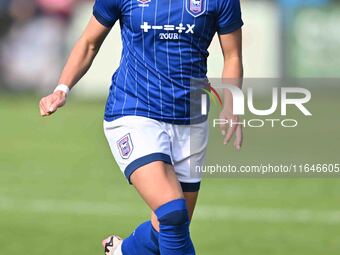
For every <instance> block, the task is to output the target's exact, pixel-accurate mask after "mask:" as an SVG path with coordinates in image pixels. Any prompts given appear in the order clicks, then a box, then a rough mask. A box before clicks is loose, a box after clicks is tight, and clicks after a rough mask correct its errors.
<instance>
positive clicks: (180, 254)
mask: <svg viewBox="0 0 340 255" xmlns="http://www.w3.org/2000/svg"><path fill="white" fill-rule="evenodd" d="M155 214H156V215H157V218H158V221H159V229H160V233H159V250H160V253H161V254H162V255H195V249H194V246H193V244H192V241H191V238H190V232H189V224H190V223H189V217H188V210H187V207H186V202H185V200H184V199H177V200H173V201H170V202H168V203H166V204H164V205H162V206H161V207H159V208H158V209H157V210H156V211H155Z"/></svg>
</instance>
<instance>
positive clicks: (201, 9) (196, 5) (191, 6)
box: [186, 0, 207, 18]
mask: <svg viewBox="0 0 340 255" xmlns="http://www.w3.org/2000/svg"><path fill="white" fill-rule="evenodd" d="M206 1H207V0H186V10H187V12H188V13H189V14H191V15H192V16H194V17H195V18H196V17H198V16H200V15H202V14H203V13H205V10H206Z"/></svg>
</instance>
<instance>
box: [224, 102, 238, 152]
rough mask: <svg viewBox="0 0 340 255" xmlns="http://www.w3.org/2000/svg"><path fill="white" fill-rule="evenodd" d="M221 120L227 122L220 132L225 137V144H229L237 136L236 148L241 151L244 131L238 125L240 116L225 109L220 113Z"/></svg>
mask: <svg viewBox="0 0 340 255" xmlns="http://www.w3.org/2000/svg"><path fill="white" fill-rule="evenodd" d="M219 117H220V119H223V120H226V122H227V123H226V124H221V125H220V131H221V134H222V136H224V141H223V143H224V144H225V145H226V144H228V143H229V142H230V141H231V139H232V138H233V137H234V136H235V140H234V146H235V148H236V149H237V150H240V149H241V146H242V143H243V130H242V126H241V125H240V124H238V122H239V118H238V116H236V115H234V114H232V113H230V112H229V111H228V110H225V109H223V110H222V111H221V113H220V116H219Z"/></svg>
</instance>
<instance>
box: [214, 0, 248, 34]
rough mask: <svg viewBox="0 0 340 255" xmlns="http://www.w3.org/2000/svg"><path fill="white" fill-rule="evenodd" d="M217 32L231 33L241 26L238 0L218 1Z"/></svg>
mask: <svg viewBox="0 0 340 255" xmlns="http://www.w3.org/2000/svg"><path fill="white" fill-rule="evenodd" d="M218 2H219V6H218V18H217V32H218V33H219V34H221V35H223V34H229V33H232V32H234V31H236V30H238V29H240V28H241V27H242V26H243V21H242V17H241V6H240V0H218Z"/></svg>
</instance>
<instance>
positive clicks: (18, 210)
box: [0, 96, 340, 255]
mask: <svg viewBox="0 0 340 255" xmlns="http://www.w3.org/2000/svg"><path fill="white" fill-rule="evenodd" d="M38 100H39V99H38V97H33V96H25V97H22V96H16V97H14V96H0V130H1V132H0V254H1V255H5V254H11V255H22V254H29V255H45V254H49V255H75V254H77V255H85V254H88V255H90V254H91V255H94V254H102V253H103V251H102V248H101V246H100V245H101V240H102V239H103V238H104V237H105V236H106V235H108V234H111V233H116V234H119V235H121V236H123V237H125V236H127V235H128V234H129V233H130V232H131V231H133V229H134V227H135V226H137V225H138V223H140V222H142V221H144V220H147V219H148V217H149V211H148V209H147V208H146V206H145V205H144V204H143V202H142V200H141V199H140V198H139V197H138V195H137V193H136V192H135V191H134V189H133V188H132V187H131V186H129V185H128V184H127V183H126V181H125V179H124V177H123V176H122V174H121V173H120V171H119V170H118V168H117V166H116V165H115V163H114V160H113V158H112V156H111V153H110V151H109V147H108V145H107V144H106V141H105V138H104V134H103V130H102V114H103V110H104V102H103V101H92V102H84V101H78V100H75V99H73V100H71V101H70V102H69V103H68V104H67V105H66V107H65V108H64V109H62V110H61V111H60V112H58V113H57V114H56V115H55V116H53V117H51V118H41V117H39V114H38V108H37V106H38ZM332 102H333V101H331V100H329V99H328V98H327V100H326V99H325V100H324V102H323V103H322V107H323V108H322V107H321V106H320V107H319V106H318V105H316V106H315V107H314V108H315V112H316V118H317V117H318V116H319V117H318V118H319V120H321V121H326V120H325V119H323V115H322V109H328V108H332V107H334V105H332ZM337 109H339V108H337ZM318 112H319V113H318ZM336 116H337V118H335V119H334V120H330V119H327V121H328V122H329V121H331V122H332V125H326V126H325V127H324V129H323V130H322V131H320V126H317V125H314V126H313V125H312V124H313V123H310V124H311V127H310V128H309V130H310V131H309V132H310V133H308V132H307V133H301V134H300V135H299V136H298V134H296V133H291V135H293V138H294V139H299V144H304V146H302V147H301V148H299V150H296V153H294V152H292V151H291V150H289V144H288V142H282V140H280V139H281V138H282V137H279V136H276V135H273V134H274V133H273V132H276V131H274V130H273V129H266V130H250V131H249V132H248V131H247V132H248V133H246V134H245V135H246V143H245V147H244V149H243V152H241V153H235V152H233V151H232V149H231V148H228V149H226V157H230V158H235V159H238V160H242V158H243V159H248V160H249V161H252V160H255V159H257V158H261V155H263V154H264V153H265V154H266V155H267V157H268V158H271V155H272V157H273V158H277V157H278V155H277V154H276V153H275V150H273V146H275V144H281V146H282V151H283V152H285V153H287V155H288V156H287V157H288V159H287V158H285V159H286V161H289V160H293V161H294V160H295V161H299V160H301V159H302V160H304V159H307V157H308V155H312V156H313V160H315V161H317V160H331V159H334V158H335V157H337V159H339V156H338V155H340V154H339V147H338V143H339V141H340V138H339V135H338V133H339V131H338V130H339V127H340V120H339V114H338V113H337V115H336ZM336 116H335V117H336ZM314 124H315V123H314ZM301 130H303V129H297V132H302V131H301ZM318 131H319V132H318ZM290 132H293V131H290ZM322 134H323V135H322ZM327 134H337V136H335V135H332V139H329V141H325V140H324V139H325V137H326V136H327ZM263 135H266V136H267V138H268V137H270V139H269V138H268V139H264V141H263V142H264V144H265V145H263V146H262V147H259V148H260V149H259V148H258V149H256V147H255V144H257V146H260V144H261V143H260V141H259V139H260V138H259V137H261V136H263ZM283 135H284V134H283ZM287 135H288V134H287ZM294 135H295V136H294ZM247 138H249V139H248V140H247ZM269 141H270V142H269ZM253 143H254V144H253ZM318 144H321V145H322V144H325V146H326V145H327V148H328V149H329V153H324V154H322V151H320V153H319V151H315V148H314V149H313V147H314V146H318ZM274 148H275V147H274ZM303 148H305V150H304V151H300V150H303ZM325 148H326V147H325ZM298 151H300V153H298ZM271 153H272V154H271ZM313 153H314V154H313ZM191 235H192V238H193V240H194V242H195V245H196V250H197V254H199V255H225V254H232V255H263V254H270V255H305V254H306V255H336V254H340V179H335V178H333V179H326V178H323V179H303V178H300V179H297V178H290V179H279V178H276V179H259V178H257V179H227V178H219V179H205V180H204V182H203V185H202V189H201V195H200V198H199V202H198V206H197V211H196V213H195V216H194V221H193V222H192V226H191Z"/></svg>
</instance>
